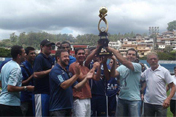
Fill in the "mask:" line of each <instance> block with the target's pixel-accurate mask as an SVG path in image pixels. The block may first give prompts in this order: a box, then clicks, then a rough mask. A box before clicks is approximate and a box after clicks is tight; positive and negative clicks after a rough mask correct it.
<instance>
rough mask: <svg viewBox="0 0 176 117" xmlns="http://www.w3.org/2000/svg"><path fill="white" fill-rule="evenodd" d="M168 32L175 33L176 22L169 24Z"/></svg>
mask: <svg viewBox="0 0 176 117" xmlns="http://www.w3.org/2000/svg"><path fill="white" fill-rule="evenodd" d="M167 30H168V31H174V30H176V20H174V21H172V22H169V23H168V27H167Z"/></svg>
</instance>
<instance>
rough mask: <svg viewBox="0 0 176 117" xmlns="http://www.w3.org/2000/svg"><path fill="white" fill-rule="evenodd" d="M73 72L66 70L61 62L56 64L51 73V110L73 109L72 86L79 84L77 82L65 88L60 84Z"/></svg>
mask: <svg viewBox="0 0 176 117" xmlns="http://www.w3.org/2000/svg"><path fill="white" fill-rule="evenodd" d="M71 76H72V74H71V73H70V72H67V71H65V70H64V69H62V67H61V66H60V65H59V64H56V65H55V66H54V68H53V69H52V70H51V72H50V74H49V77H50V78H49V82H50V105H49V107H50V109H49V110H50V111H55V110H62V109H72V107H73V92H72V88H73V86H75V85H76V84H77V82H75V83H74V84H73V85H72V87H68V88H67V89H63V88H61V87H60V85H61V84H62V83H63V82H64V81H66V80H68V79H69V78H70V77H71Z"/></svg>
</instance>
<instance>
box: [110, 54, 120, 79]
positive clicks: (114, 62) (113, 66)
mask: <svg viewBox="0 0 176 117" xmlns="http://www.w3.org/2000/svg"><path fill="white" fill-rule="evenodd" d="M112 60H113V64H112V67H111V71H110V77H117V76H118V75H119V72H118V71H117V70H116V57H115V56H112Z"/></svg>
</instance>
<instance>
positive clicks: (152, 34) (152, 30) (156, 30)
mask: <svg viewBox="0 0 176 117" xmlns="http://www.w3.org/2000/svg"><path fill="white" fill-rule="evenodd" d="M158 34H159V27H149V35H150V37H152V38H153V50H154V51H155V50H156V49H157V45H156V44H157V35H158Z"/></svg>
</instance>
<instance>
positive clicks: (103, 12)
mask: <svg viewBox="0 0 176 117" xmlns="http://www.w3.org/2000/svg"><path fill="white" fill-rule="evenodd" d="M99 12H100V14H99V17H100V20H99V23H98V30H99V36H100V39H99V40H98V43H99V44H100V45H102V46H100V48H99V49H98V54H97V55H98V56H109V55H112V53H111V52H108V51H107V50H106V47H107V46H108V43H109V40H108V33H107V32H108V22H107V20H106V18H105V16H107V12H108V10H107V8H106V7H101V8H100V10H99ZM101 21H104V23H105V24H106V28H105V27H101V28H100V23H101Z"/></svg>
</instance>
